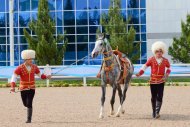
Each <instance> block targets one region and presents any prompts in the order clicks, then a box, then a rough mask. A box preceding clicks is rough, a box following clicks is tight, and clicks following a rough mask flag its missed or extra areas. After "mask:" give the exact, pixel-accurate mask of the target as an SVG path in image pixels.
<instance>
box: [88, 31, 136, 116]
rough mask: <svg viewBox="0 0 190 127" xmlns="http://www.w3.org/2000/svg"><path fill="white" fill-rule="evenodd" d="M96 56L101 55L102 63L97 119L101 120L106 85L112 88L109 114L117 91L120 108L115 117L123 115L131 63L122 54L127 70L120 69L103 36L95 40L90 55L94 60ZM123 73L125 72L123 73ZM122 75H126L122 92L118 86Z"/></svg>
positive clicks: (112, 112)
mask: <svg viewBox="0 0 190 127" xmlns="http://www.w3.org/2000/svg"><path fill="white" fill-rule="evenodd" d="M98 54H103V56H104V61H103V64H102V67H101V72H100V74H101V88H102V97H101V109H100V115H99V118H103V117H104V114H103V109H104V102H105V94H106V84H108V83H109V84H110V85H111V86H112V88H113V92H112V97H111V101H110V103H111V111H110V114H111V115H114V114H115V113H114V102H115V94H116V90H118V95H119V98H120V106H119V108H118V111H117V113H116V116H117V117H119V116H120V114H121V113H124V112H125V110H123V108H122V107H123V102H124V101H125V98H126V92H127V89H128V86H129V82H130V80H131V78H132V74H133V71H134V67H133V65H132V63H131V61H130V60H129V59H128V58H127V57H126V56H125V55H124V54H122V58H123V59H125V60H126V61H127V63H128V66H127V70H124V69H123V67H121V63H120V62H119V59H118V56H117V55H115V54H114V53H113V51H112V48H111V46H110V44H109V42H108V40H107V39H106V38H105V36H104V35H102V34H101V35H99V36H98V39H97V40H96V43H95V47H94V49H93V51H92V53H91V56H92V58H95V57H97V56H98ZM124 71H125V72H124ZM123 73H126V77H125V78H124V80H123V83H122V84H123V85H124V88H123V91H122V89H121V86H120V81H121V78H122V75H123Z"/></svg>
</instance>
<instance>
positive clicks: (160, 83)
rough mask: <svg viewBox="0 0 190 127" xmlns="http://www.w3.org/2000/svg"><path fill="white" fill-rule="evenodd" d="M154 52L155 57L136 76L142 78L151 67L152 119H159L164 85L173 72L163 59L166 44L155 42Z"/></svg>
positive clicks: (166, 60) (167, 62)
mask: <svg viewBox="0 0 190 127" xmlns="http://www.w3.org/2000/svg"><path fill="white" fill-rule="evenodd" d="M152 52H153V54H154V56H152V57H150V58H149V59H148V61H147V62H146V63H145V64H144V65H143V66H142V68H141V69H140V71H139V73H137V74H136V76H137V77H139V76H141V75H142V74H143V73H144V71H145V70H146V68H147V67H151V76H150V90H151V96H152V97H151V103H152V110H153V113H152V117H153V118H159V117H160V115H159V112H160V109H161V106H162V98H163V93H164V83H165V81H166V79H167V78H168V76H169V74H170V72H171V70H170V63H169V61H168V59H166V58H164V57H163V54H164V53H165V52H166V45H165V43H163V42H160V41H157V42H155V43H154V44H153V45H152Z"/></svg>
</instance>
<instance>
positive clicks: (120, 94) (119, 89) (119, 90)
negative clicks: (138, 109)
mask: <svg viewBox="0 0 190 127" xmlns="http://www.w3.org/2000/svg"><path fill="white" fill-rule="evenodd" d="M117 89H118V95H119V99H120V104H122V97H123V94H122V90H121V86H120V85H119V84H118V88H117ZM121 113H122V114H124V113H125V110H123V107H121Z"/></svg>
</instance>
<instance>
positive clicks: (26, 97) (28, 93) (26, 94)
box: [21, 89, 35, 108]
mask: <svg viewBox="0 0 190 127" xmlns="http://www.w3.org/2000/svg"><path fill="white" fill-rule="evenodd" d="M34 95H35V90H33V89H30V90H24V91H21V98H22V102H23V105H24V106H25V107H27V108H32V102H33V98H34Z"/></svg>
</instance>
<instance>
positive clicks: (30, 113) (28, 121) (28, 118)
mask: <svg viewBox="0 0 190 127" xmlns="http://www.w3.org/2000/svg"><path fill="white" fill-rule="evenodd" d="M31 120H32V108H27V121H26V123H31Z"/></svg>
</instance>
